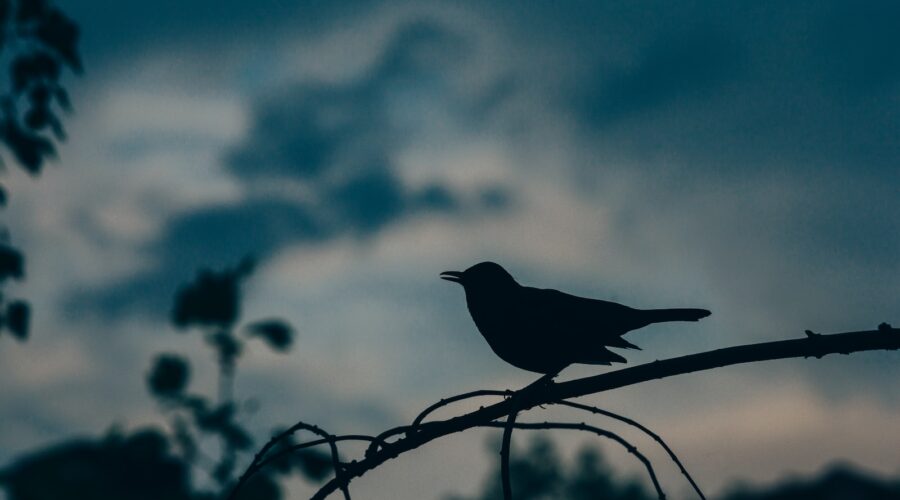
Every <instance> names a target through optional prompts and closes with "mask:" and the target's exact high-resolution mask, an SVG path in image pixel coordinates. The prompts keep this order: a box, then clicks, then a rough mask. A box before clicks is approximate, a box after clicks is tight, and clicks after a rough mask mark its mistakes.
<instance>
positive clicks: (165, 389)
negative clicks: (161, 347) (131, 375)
mask: <svg viewBox="0 0 900 500" xmlns="http://www.w3.org/2000/svg"><path fill="white" fill-rule="evenodd" d="M189 379H190V365H189V364H188V362H187V361H186V360H185V359H184V358H182V357H181V356H177V355H174V354H161V355H159V356H157V357H156V361H155V362H154V364H153V369H152V370H151V371H150V375H149V376H148V377H147V385H149V386H150V392H152V393H153V394H154V395H156V396H160V397H173V396H177V395H179V394H181V393H183V392H184V389H185V388H186V387H187V384H188V380H189Z"/></svg>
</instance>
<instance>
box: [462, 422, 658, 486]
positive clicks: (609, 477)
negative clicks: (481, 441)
mask: <svg viewBox="0 0 900 500" xmlns="http://www.w3.org/2000/svg"><path fill="white" fill-rule="evenodd" d="M489 449H490V452H491V453H492V454H495V455H496V450H497V449H499V445H497V444H496V443H494V442H493V441H492V442H490V443H489ZM498 458H499V457H498ZM499 471H500V464H499V461H498V463H497V464H496V465H495V466H494V467H491V468H490V473H489V474H488V476H487V478H486V480H485V481H484V486H483V487H482V490H481V492H480V493H479V494H478V495H477V496H475V497H473V498H467V497H462V496H450V497H447V498H448V500H502V499H503V492H502V489H501V485H500V473H499ZM509 474H510V480H511V486H512V491H513V495H514V497H515V498H516V500H550V499H559V498H566V499H570V500H588V499H590V500H594V499H598V498H603V499H605V500H644V499H648V500H649V499H652V498H655V495H653V496H651V495H650V494H649V493H648V491H647V490H646V489H645V488H644V486H643V484H642V483H641V482H639V481H638V480H637V479H628V480H624V481H623V480H621V479H616V475H615V474H614V472H613V470H612V469H611V468H610V467H609V465H607V464H606V463H605V462H604V461H603V457H602V455H601V454H600V452H599V451H598V450H597V449H596V448H583V449H582V450H581V451H579V453H578V455H577V457H576V458H575V464H574V466H573V467H566V465H565V464H564V463H563V461H562V460H561V458H560V456H559V452H558V450H557V449H556V446H555V445H554V444H553V442H552V441H550V440H549V439H548V438H547V437H545V436H542V435H536V437H534V438H533V439H532V440H531V441H530V442H529V444H528V447H527V448H526V449H525V450H515V449H514V450H513V451H512V453H511V455H510V462H509Z"/></svg>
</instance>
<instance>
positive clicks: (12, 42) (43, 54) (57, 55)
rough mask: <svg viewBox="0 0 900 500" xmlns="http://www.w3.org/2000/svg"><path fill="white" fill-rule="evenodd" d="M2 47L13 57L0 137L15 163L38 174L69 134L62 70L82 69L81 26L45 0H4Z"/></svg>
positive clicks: (0, 106) (0, 7)
mask: <svg viewBox="0 0 900 500" xmlns="http://www.w3.org/2000/svg"><path fill="white" fill-rule="evenodd" d="M0 31H2V39H0V50H2V54H3V57H4V60H6V61H9V67H8V68H7V75H8V77H7V78H8V81H7V84H6V85H5V86H4V87H3V89H2V93H0V140H2V142H3V143H4V144H5V145H6V147H7V149H9V151H10V152H11V153H12V155H13V156H14V157H15V159H16V161H17V163H18V164H19V165H21V166H22V168H24V169H25V170H26V171H27V172H28V173H30V174H33V175H34V174H38V173H40V171H41V168H42V167H43V165H44V162H45V161H46V159H47V158H49V157H52V156H53V155H54V154H55V152H56V148H55V146H54V144H53V142H54V140H56V141H61V140H64V139H65V137H66V133H65V129H64V128H63V126H62V121H61V120H60V118H59V111H62V112H69V111H71V108H72V105H71V103H70V100H69V94H68V93H67V92H66V89H65V88H63V86H62V85H61V84H60V78H61V77H62V74H63V70H64V69H66V68H68V69H69V70H70V71H72V72H74V73H81V71H82V65H81V58H80V56H79V55H78V48H77V45H78V35H79V33H78V26H76V25H75V23H74V22H73V21H72V20H71V19H69V18H68V16H66V15H65V14H64V13H63V12H62V11H61V10H59V9H58V8H57V7H55V6H54V5H53V4H52V3H51V2H49V1H47V0H17V1H14V0H0Z"/></svg>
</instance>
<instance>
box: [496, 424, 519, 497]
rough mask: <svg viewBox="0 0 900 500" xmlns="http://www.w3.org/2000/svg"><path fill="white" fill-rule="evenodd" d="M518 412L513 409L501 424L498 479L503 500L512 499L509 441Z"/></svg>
mask: <svg viewBox="0 0 900 500" xmlns="http://www.w3.org/2000/svg"><path fill="white" fill-rule="evenodd" d="M517 415H518V412H517V411H515V410H513V411H511V412H509V415H508V416H507V417H506V422H504V424H503V441H502V442H501V444H500V481H501V483H502V484H503V500H512V497H513V496H512V484H511V482H510V479H509V443H510V441H512V431H513V427H515V425H516V416H517Z"/></svg>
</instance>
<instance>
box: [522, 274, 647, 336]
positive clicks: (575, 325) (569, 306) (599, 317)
mask: <svg viewBox="0 0 900 500" xmlns="http://www.w3.org/2000/svg"><path fill="white" fill-rule="evenodd" d="M525 295H526V296H527V297H528V298H527V299H526V302H527V303H528V305H529V307H530V308H531V309H532V311H534V312H533V315H532V317H533V318H534V320H535V321H537V322H538V323H539V324H541V326H542V327H543V328H548V329H552V330H554V334H555V335H561V336H563V337H571V339H572V340H573V341H574V342H576V343H580V344H583V343H584V342H587V341H591V340H593V341H596V342H599V343H601V344H602V345H605V346H610V347H624V348H632V349H637V348H638V347H637V346H635V345H634V344H632V343H630V342H628V341H626V340H625V339H623V338H622V337H621V336H622V334H624V333H626V332H628V331H629V330H632V329H634V328H637V327H639V326H643V325H638V321H639V319H638V315H639V311H637V310H636V309H632V308H630V307H628V306H624V305H622V304H617V303H615V302H608V301H605V300H598V299H589V298H585V297H578V296H576V295H570V294H568V293H564V292H560V291H559V290H553V289H540V288H527V291H526V293H525Z"/></svg>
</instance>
